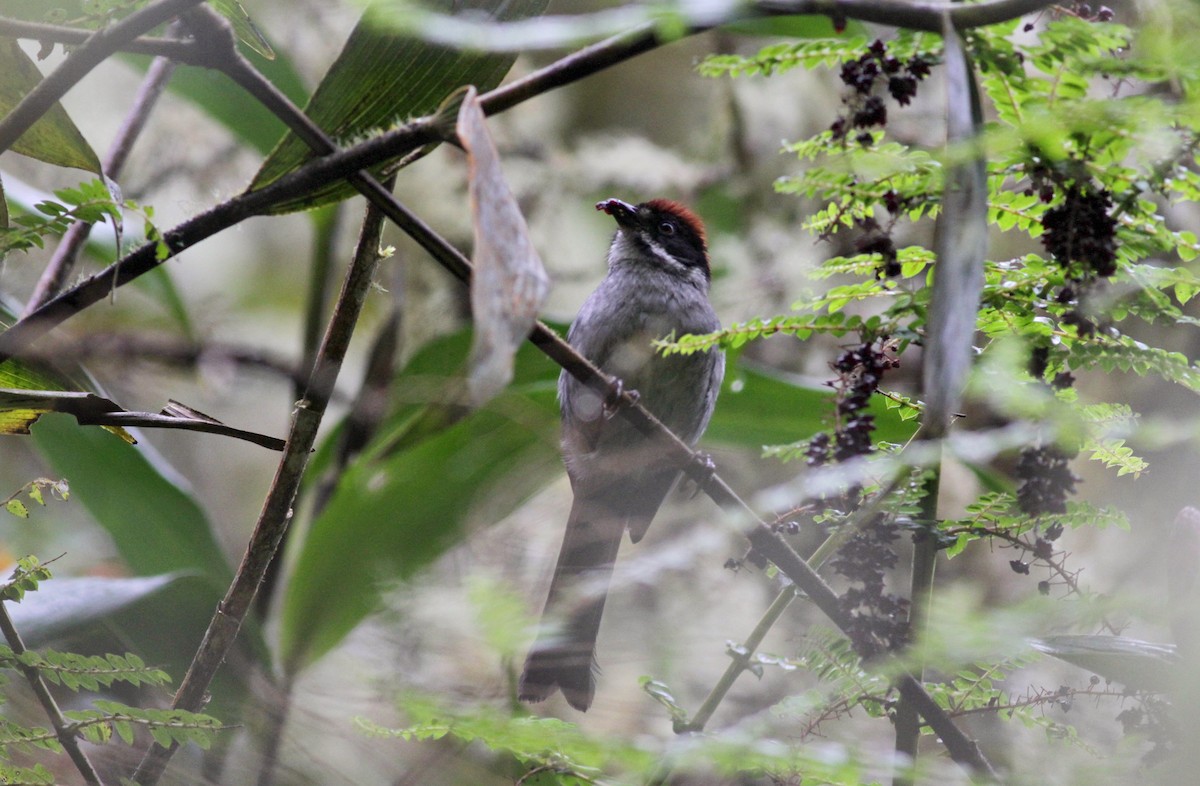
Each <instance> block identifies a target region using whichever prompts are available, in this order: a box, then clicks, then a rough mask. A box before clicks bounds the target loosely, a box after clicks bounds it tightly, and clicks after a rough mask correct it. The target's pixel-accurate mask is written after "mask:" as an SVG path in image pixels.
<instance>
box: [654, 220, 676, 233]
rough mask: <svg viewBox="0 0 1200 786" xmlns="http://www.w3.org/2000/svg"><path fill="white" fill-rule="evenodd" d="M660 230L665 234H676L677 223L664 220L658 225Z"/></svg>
mask: <svg viewBox="0 0 1200 786" xmlns="http://www.w3.org/2000/svg"><path fill="white" fill-rule="evenodd" d="M658 231H659V232H662V233H663V234H664V235H673V234H675V224H673V223H672V222H670V221H664V222H662V223H661V224H659V225H658Z"/></svg>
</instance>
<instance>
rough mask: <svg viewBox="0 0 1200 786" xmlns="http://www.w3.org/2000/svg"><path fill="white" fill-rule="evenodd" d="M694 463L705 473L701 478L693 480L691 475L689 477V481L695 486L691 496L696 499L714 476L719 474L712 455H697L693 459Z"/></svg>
mask: <svg viewBox="0 0 1200 786" xmlns="http://www.w3.org/2000/svg"><path fill="white" fill-rule="evenodd" d="M692 463H693V464H695V465H696V466H698V467H699V468H700V471H701V472H703V473H704V474H703V475H702V476H701V477H700V478H693V477H692V476H691V475H688V479H689V480H691V482H692V483H694V484H695V488H694V489H692V495H691V496H692V498H695V496H696V495H697V494H699V493H700V490H701V489H703V488H704V487H705V486H707V485H708V481H710V480H712V477H713V475H715V474H717V464H716V462H715V461H713V457H712V454H711V453H696V454H695V455H694V456H693V457H692Z"/></svg>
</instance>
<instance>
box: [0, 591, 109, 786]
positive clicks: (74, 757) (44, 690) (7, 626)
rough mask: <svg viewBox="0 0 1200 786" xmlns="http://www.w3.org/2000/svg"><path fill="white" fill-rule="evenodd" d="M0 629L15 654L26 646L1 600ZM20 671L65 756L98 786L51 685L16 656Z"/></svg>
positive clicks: (85, 778) (88, 780) (89, 785)
mask: <svg viewBox="0 0 1200 786" xmlns="http://www.w3.org/2000/svg"><path fill="white" fill-rule="evenodd" d="M0 632H2V633H3V634H4V639H5V641H7V642H8V646H9V647H10V648H12V651H13V654H14V655H16V656H18V658H19V657H20V656H21V655H23V654H24V653H25V652H26V651H27V650H26V648H25V642H24V641H22V639H21V633H20V631H18V630H17V626H16V625H14V624H13V621H12V617H11V616H9V614H8V606H6V605H5V604H4V603H3V602H0ZM18 664H19V668H20V670H21V673H22V674H24V675H25V679H26V680H28V682H29V686H30V687H31V688H33V695H34V696H36V697H37V700H38V703H39V704H41V705H42V709H43V710H44V711H45V712H46V715H47V716H48V717H49V718H50V725H51V726H52V727H53V728H54V736H55V738H56V739H57V740H58V743H59V744H60V745H62V747H63V750H65V751H66V752H67V756H69V757H70V758H71V763H72V764H74V765H75V769H77V770H79V774H80V775H82V776H83V781H84V783H86V784H87V785H88V786H100V784H101V780H100V775H99V773H97V772H96V768H95V767H94V766H92V762H91V761H90V760H88V757H87V754H86V753H84V752H83V749H82V748H80V747H79V738H78V737H76V736H75V733H74V731H72V727H71V724H70V723H69V722H68V721H67V719H66V718H65V717H64V716H63V714H62V710H61V709H59V707H58V702H56V701H55V700H54V696H53V695H52V694H51V693H50V688H49V687H48V686H47V685H46V681H45V680H44V679H42V675H41V672H39V671H38V670H37V668H35V667H33V666H27V665H25V664H24V663H21V662H20V661H19V660H18Z"/></svg>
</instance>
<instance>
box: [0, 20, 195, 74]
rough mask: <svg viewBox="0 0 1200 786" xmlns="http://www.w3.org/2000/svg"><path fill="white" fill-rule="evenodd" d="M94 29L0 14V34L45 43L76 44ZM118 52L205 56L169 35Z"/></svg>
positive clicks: (187, 59)
mask: <svg viewBox="0 0 1200 786" xmlns="http://www.w3.org/2000/svg"><path fill="white" fill-rule="evenodd" d="M94 32H95V31H93V30H85V29H82V28H78V27H67V26H65V25H51V24H46V23H44V22H27V21H25V20H24V19H9V18H8V17H0V36H5V37H8V38H26V39H32V40H34V41H41V42H44V43H55V44H66V45H67V46H79V45H80V44H82V43H84V42H85V41H87V40H88V39H89V38H91V37H92V34H93V33H94ZM117 51H118V52H129V53H131V54H135V55H150V56H152V57H169V58H171V59H172V60H174V61H175V62H177V63H189V64H191V65H205V64H207V63H208V58H207V57H205V56H204V53H203V52H202V51H201V49H200V47H199V46H198V45H197V44H195V43H193V42H191V41H176V40H174V39H171V38H154V37H150V36H143V37H141V38H135V39H134V40H132V41H128V42H126V43H123V44H122V45H121V46H119V47H118V48H117Z"/></svg>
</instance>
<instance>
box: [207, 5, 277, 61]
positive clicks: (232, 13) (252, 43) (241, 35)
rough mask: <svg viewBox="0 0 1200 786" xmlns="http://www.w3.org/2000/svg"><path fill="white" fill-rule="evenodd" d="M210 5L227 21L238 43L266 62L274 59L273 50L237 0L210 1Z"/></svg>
mask: <svg viewBox="0 0 1200 786" xmlns="http://www.w3.org/2000/svg"><path fill="white" fill-rule="evenodd" d="M211 5H212V7H213V10H215V11H216V12H217V13H219V14H220V15H221V16H223V17H225V18H226V19H228V20H229V24H230V25H232V26H233V33H234V35H236V36H237V37H238V40H239V41H241V42H242V43H243V44H245V45H246V46H248V47H250V48H251V49H253V50H254V51H255V52H257V53H259V54H260V55H262V56H263V57H265V58H266V59H267V60H274V59H275V50H274V49H272V48H271V45H270V44H269V43H267V39H265V38H263V35H262V33H261V32H259V30H258V28H257V27H256V26H255V24H254V21H253V20H251V19H250V14H248V13H246V9H245V7H244V6H243V5H242V4H241V3H239V2H238V0H212V2H211Z"/></svg>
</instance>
